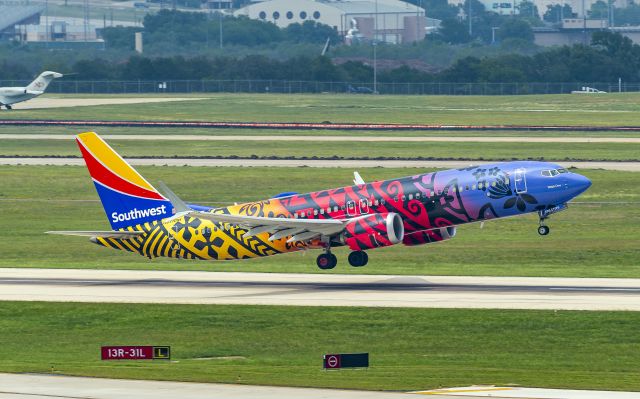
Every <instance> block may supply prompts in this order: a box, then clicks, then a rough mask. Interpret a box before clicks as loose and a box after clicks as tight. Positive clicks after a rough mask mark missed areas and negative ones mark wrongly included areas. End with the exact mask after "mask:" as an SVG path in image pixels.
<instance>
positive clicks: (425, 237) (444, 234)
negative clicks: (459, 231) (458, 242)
mask: <svg viewBox="0 0 640 399" xmlns="http://www.w3.org/2000/svg"><path fill="white" fill-rule="evenodd" d="M455 235H456V228H455V226H449V227H442V228H440V229H435V230H426V231H418V232H415V233H411V234H407V235H406V236H404V238H403V239H402V243H403V244H404V245H406V246H409V247H412V246H415V245H422V244H431V243H434V242H440V241H446V240H450V239H452V238H453V237H455Z"/></svg>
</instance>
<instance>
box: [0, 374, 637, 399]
mask: <svg viewBox="0 0 640 399" xmlns="http://www.w3.org/2000/svg"><path fill="white" fill-rule="evenodd" d="M418 395H425V396H426V395H428V396H443V397H445V398H447V399H464V398H467V399H468V398H471V397H475V398H478V397H485V398H486V397H491V398H497V399H515V398H521V399H639V398H640V393H639V392H611V391H586V390H565V389H539V388H520V387H493V386H470V387H459V388H445V389H438V390H432V391H418V392H411V393H403V392H374V391H356V390H345V389H318V388H290V387H268V386H255V385H234V384H206V383H192V382H172V381H140V380H117V379H109V378H86V377H69V376H59V375H47V374H5V373H0V398H7V399H37V398H43V399H44V398H61V399H124V398H135V399H147V398H149V399H174V398H181V399H205V398H206V399H230V398H231V399H256V398H260V399H300V398H309V399H417V398H419V397H420V396H418Z"/></svg>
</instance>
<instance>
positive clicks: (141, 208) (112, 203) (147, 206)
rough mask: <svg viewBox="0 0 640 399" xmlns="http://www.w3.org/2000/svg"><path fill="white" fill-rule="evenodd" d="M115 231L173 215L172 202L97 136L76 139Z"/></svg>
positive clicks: (86, 134)
mask: <svg viewBox="0 0 640 399" xmlns="http://www.w3.org/2000/svg"><path fill="white" fill-rule="evenodd" d="M76 141H77V143H78V147H80V152H81V153H82V156H83V157H84V161H85V163H86V164H87V168H88V169H89V174H91V178H92V179H93V183H94V184H95V186H96V190H97V191H98V196H99V197H100V201H102V206H103V207H104V210H105V212H106V213H107V217H108V218H109V223H111V227H112V228H113V229H114V230H118V229H121V228H125V227H129V226H135V225H138V224H141V223H144V222H152V221H154V220H161V219H163V218H166V217H169V216H171V210H172V207H171V202H169V201H168V200H167V199H166V198H165V197H164V196H162V195H161V194H160V193H159V192H158V191H157V190H156V189H155V188H153V186H152V185H151V184H149V182H147V181H146V180H145V179H144V178H143V177H142V176H141V175H140V174H139V173H138V172H137V171H136V170H135V169H133V168H132V167H131V165H129V164H128V163H127V162H126V161H125V160H124V159H122V157H121V156H120V155H118V154H117V153H116V152H115V151H114V150H113V148H111V147H110V146H109V145H108V144H107V143H106V142H105V141H104V140H102V138H100V136H98V135H97V134H95V133H82V134H80V135H78V137H77V138H76Z"/></svg>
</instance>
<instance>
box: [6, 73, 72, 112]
mask: <svg viewBox="0 0 640 399" xmlns="http://www.w3.org/2000/svg"><path fill="white" fill-rule="evenodd" d="M62 76H63V75H62V74H61V73H58V72H51V71H45V72H42V73H41V74H40V75H39V76H38V77H37V78H36V79H35V80H34V81H33V82H31V83H29V85H28V86H27V87H0V108H2V106H3V105H4V106H5V107H6V108H7V109H12V108H11V105H12V104H15V103H21V102H23V101H27V100H31V99H32V98H34V97H38V96H39V95H42V94H44V91H45V90H46V89H47V86H49V83H51V81H52V80H53V79H56V78H61V77H62Z"/></svg>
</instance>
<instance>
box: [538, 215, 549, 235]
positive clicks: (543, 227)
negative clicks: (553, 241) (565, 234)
mask: <svg viewBox="0 0 640 399" xmlns="http://www.w3.org/2000/svg"><path fill="white" fill-rule="evenodd" d="M549 231H551V229H549V226H547V225H546V224H544V218H540V225H539V226H538V234H540V235H541V236H546V235H547V234H549Z"/></svg>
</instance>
